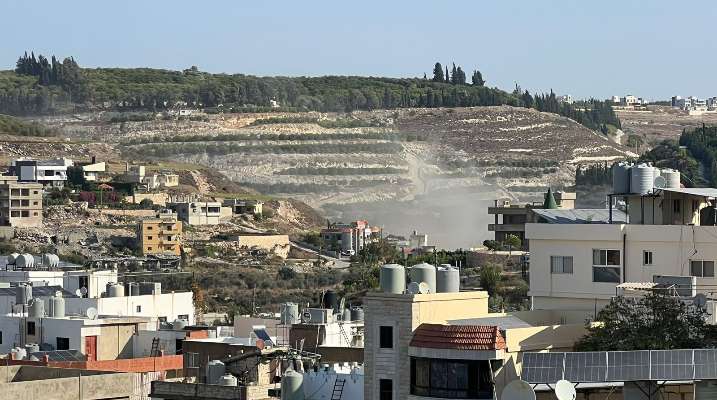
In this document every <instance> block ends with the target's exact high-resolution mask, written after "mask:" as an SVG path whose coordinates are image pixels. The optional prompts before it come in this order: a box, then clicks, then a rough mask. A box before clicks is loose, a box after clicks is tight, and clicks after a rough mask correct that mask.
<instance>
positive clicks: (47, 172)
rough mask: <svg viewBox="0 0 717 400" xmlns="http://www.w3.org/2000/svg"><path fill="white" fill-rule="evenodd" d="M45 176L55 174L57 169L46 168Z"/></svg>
mask: <svg viewBox="0 0 717 400" xmlns="http://www.w3.org/2000/svg"><path fill="white" fill-rule="evenodd" d="M45 176H55V171H51V170H45Z"/></svg>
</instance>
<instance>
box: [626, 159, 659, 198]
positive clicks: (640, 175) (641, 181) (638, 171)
mask: <svg viewBox="0 0 717 400" xmlns="http://www.w3.org/2000/svg"><path fill="white" fill-rule="evenodd" d="M654 181H655V172H654V167H651V166H649V165H647V164H639V165H637V166H635V167H632V168H631V169H630V192H631V193H636V194H647V193H650V192H651V191H652V188H653V187H654Z"/></svg>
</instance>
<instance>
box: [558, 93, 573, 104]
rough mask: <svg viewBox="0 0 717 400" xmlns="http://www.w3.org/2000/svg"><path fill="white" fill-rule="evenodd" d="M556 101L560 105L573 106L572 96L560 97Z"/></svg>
mask: <svg viewBox="0 0 717 400" xmlns="http://www.w3.org/2000/svg"><path fill="white" fill-rule="evenodd" d="M558 101H559V102H561V103H565V104H573V103H574V100H573V96H571V95H569V94H564V95H562V96H558Z"/></svg>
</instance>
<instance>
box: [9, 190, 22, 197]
mask: <svg viewBox="0 0 717 400" xmlns="http://www.w3.org/2000/svg"><path fill="white" fill-rule="evenodd" d="M10 194H11V195H12V196H19V195H20V189H12V190H10Z"/></svg>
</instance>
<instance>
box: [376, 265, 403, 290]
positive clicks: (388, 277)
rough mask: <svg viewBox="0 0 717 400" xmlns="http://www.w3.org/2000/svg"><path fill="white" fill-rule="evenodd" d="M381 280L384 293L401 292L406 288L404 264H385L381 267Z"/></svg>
mask: <svg viewBox="0 0 717 400" xmlns="http://www.w3.org/2000/svg"><path fill="white" fill-rule="evenodd" d="M379 281H380V287H381V291H383V292H384V293H394V294H401V293H403V291H404V290H406V270H405V269H404V268H403V266H402V265H398V264H385V265H383V266H382V267H381V271H380V279H379Z"/></svg>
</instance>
